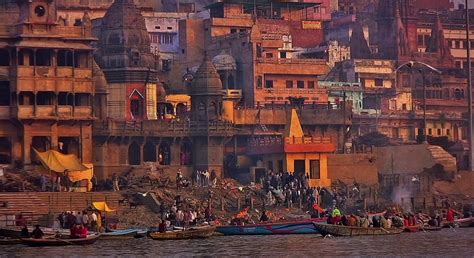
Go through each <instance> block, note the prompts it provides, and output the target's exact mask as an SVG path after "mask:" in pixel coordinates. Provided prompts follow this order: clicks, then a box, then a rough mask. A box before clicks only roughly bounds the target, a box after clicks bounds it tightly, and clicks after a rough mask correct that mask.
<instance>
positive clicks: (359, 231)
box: [314, 223, 403, 236]
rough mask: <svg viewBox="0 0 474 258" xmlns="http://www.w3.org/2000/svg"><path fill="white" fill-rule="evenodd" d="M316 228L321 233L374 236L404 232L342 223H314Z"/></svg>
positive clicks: (396, 229)
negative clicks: (343, 224)
mask: <svg viewBox="0 0 474 258" xmlns="http://www.w3.org/2000/svg"><path fill="white" fill-rule="evenodd" d="M314 226H315V228H316V229H317V230H318V231H319V232H320V233H321V235H323V236H326V235H333V236H372V235H394V234H400V233H402V231H403V229H401V228H389V229H385V228H363V227H350V226H341V225H331V224H318V223H314Z"/></svg>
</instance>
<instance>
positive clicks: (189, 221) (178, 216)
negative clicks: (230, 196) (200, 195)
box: [159, 192, 216, 229]
mask: <svg viewBox="0 0 474 258" xmlns="http://www.w3.org/2000/svg"><path fill="white" fill-rule="evenodd" d="M211 196H212V193H211V192H210V193H209V198H211ZM160 220H161V222H160V226H159V227H160V228H161V229H163V228H166V229H168V228H170V227H189V226H195V225H201V224H203V223H206V222H209V221H214V220H216V217H215V216H214V214H212V212H211V210H210V208H209V206H206V205H205V204H204V203H203V204H202V205H199V206H197V207H196V206H192V205H190V204H188V203H186V201H185V200H184V199H183V198H182V197H181V196H179V195H178V196H176V197H175V200H174V202H173V203H172V204H171V205H170V206H167V205H165V203H164V202H161V204H160Z"/></svg>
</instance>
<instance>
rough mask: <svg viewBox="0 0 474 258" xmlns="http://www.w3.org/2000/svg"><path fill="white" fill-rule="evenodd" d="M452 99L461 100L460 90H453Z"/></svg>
mask: <svg viewBox="0 0 474 258" xmlns="http://www.w3.org/2000/svg"><path fill="white" fill-rule="evenodd" d="M454 97H455V98H456V99H457V100H460V99H461V90H459V89H455V90H454Z"/></svg>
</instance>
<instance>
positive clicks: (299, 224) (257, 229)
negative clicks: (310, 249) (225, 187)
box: [216, 219, 326, 235]
mask: <svg viewBox="0 0 474 258" xmlns="http://www.w3.org/2000/svg"><path fill="white" fill-rule="evenodd" d="M314 223H326V219H311V220H300V221H286V222H277V223H261V224H249V225H243V226H237V225H236V226H234V225H229V226H219V227H217V229H216V232H218V233H221V234H224V235H283V234H319V231H318V230H317V229H316V227H315V226H314Z"/></svg>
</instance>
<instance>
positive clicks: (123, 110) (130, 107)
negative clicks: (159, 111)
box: [96, 0, 157, 120]
mask: <svg viewBox="0 0 474 258" xmlns="http://www.w3.org/2000/svg"><path fill="white" fill-rule="evenodd" d="M97 36H98V38H99V44H98V51H97V55H96V59H97V62H98V64H99V66H100V67H101V68H102V70H103V72H104V74H105V78H106V79H107V83H108V93H109V99H108V105H109V106H113V108H109V116H110V117H112V118H116V119H120V120H123V119H125V120H151V119H157V117H156V87H157V86H156V83H157V72H156V69H155V57H154V56H153V54H152V53H151V52H150V38H149V35H148V32H147V30H146V26H145V19H144V18H143V16H142V15H141V13H140V10H139V9H138V8H137V7H136V6H135V4H134V3H133V0H116V1H115V2H114V3H113V4H112V6H110V8H109V9H108V10H107V13H106V14H105V16H104V18H103V19H102V24H101V28H100V35H97Z"/></svg>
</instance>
